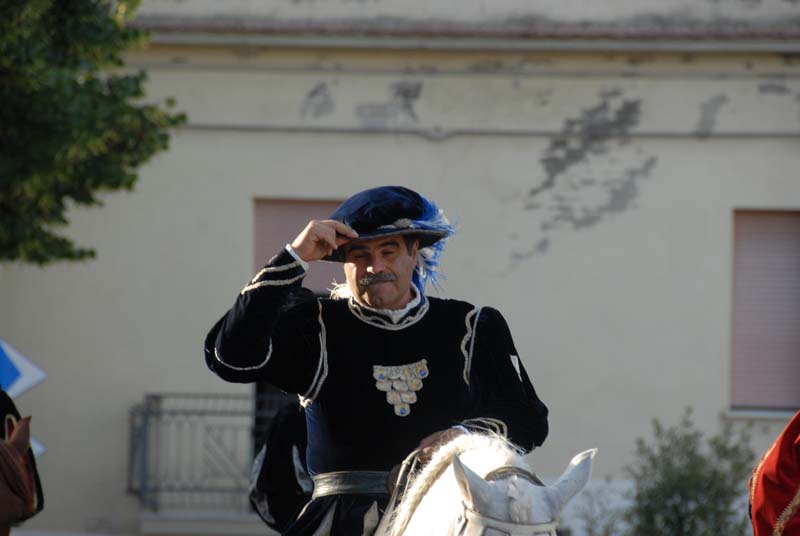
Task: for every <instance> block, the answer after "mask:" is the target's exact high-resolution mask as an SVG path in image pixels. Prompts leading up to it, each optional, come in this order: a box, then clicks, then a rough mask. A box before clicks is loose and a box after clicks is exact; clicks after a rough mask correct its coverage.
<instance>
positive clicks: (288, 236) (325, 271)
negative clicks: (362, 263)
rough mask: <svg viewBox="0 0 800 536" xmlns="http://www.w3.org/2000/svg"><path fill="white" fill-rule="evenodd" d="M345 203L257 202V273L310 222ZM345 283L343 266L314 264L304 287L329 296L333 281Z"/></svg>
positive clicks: (331, 263) (273, 200)
mask: <svg viewBox="0 0 800 536" xmlns="http://www.w3.org/2000/svg"><path fill="white" fill-rule="evenodd" d="M340 203H341V201H305V200H295V199H256V202H255V232H254V236H255V245H254V248H253V250H254V251H255V257H254V259H253V262H254V266H253V273H256V272H258V270H260V269H261V268H262V267H263V266H264V265H265V264H266V263H267V261H268V260H269V259H270V258H272V256H273V255H275V254H276V253H278V252H279V251H280V250H281V249H283V248H284V247H285V246H286V244H288V243H291V242H292V240H294V238H295V237H296V236H297V235H298V234H299V233H300V231H302V230H303V229H304V228H305V226H306V225H307V224H308V222H309V221H310V220H320V219H325V218H327V217H328V215H329V214H330V213H331V212H333V211H334V209H336V207H338V206H339V204H340ZM334 279H335V280H336V281H337V282H338V283H343V282H344V272H343V271H342V264H341V263H338V262H312V263H311V265H310V266H309V269H308V275H306V278H305V279H304V280H303V286H305V287H306V288H308V289H311V290H313V291H314V292H316V293H318V294H324V295H327V294H328V289H329V288H331V286H332V281H333V280H334Z"/></svg>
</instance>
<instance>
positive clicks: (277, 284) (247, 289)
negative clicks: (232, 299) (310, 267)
mask: <svg viewBox="0 0 800 536" xmlns="http://www.w3.org/2000/svg"><path fill="white" fill-rule="evenodd" d="M305 276H306V273H305V272H303V273H302V274H300V275H298V276H297V277H292V278H291V279H280V280H273V279H267V280H266V281H259V282H258V283H253V284H252V285H247V286H246V287H244V288H243V289H242V291H241V292H240V293H239V294H245V293H246V292H250V291H251V290H255V289H257V288H261V287H282V286H286V285H291V284H292V283H294V282H295V281H298V280H300V279H302V278H304V277H305Z"/></svg>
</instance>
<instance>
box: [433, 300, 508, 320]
mask: <svg viewBox="0 0 800 536" xmlns="http://www.w3.org/2000/svg"><path fill="white" fill-rule="evenodd" d="M428 301H429V302H431V306H432V307H433V306H436V307H438V308H441V309H448V308H450V309H462V310H466V311H468V312H469V311H477V310H480V311H481V316H484V315H486V314H489V315H500V311H498V310H497V309H496V308H495V307H492V306H490V305H480V304H474V303H471V302H468V301H464V300H456V299H453V298H434V297H429V298H428Z"/></svg>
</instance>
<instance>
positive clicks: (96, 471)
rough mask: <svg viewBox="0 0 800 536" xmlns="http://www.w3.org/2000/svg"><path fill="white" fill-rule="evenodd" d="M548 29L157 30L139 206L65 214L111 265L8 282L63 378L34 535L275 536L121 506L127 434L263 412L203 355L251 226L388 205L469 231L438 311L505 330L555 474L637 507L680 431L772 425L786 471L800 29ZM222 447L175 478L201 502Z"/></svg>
mask: <svg viewBox="0 0 800 536" xmlns="http://www.w3.org/2000/svg"><path fill="white" fill-rule="evenodd" d="M538 4H539V3H537V6H536V7H535V8H534V7H532V6H531V3H530V2H522V1H519V0H516V1H514V0H508V1H502V2H498V1H493V2H487V1H474V2H464V3H459V4H458V6H454V4H453V3H452V2H435V3H430V2H417V1H410V2H409V1H406V2H392V1H385V0H372V1H356V0H351V1H348V0H341V1H338V2H334V1H323V0H295V1H292V2H285V1H284V2H279V1H274V2H272V1H270V2H245V1H239V0H236V1H233V0H228V1H224V2H223V1H217V2H209V1H204V2H200V1H183V2H177V1H175V2H171V1H166V0H164V1H156V0H153V1H149V2H148V1H144V2H143V3H142V7H141V9H140V14H141V15H140V17H139V19H138V24H140V25H142V26H144V27H147V28H150V29H152V31H153V40H152V41H153V42H152V44H151V45H150V46H149V47H148V48H147V49H146V50H142V51H137V52H133V53H131V54H130V56H129V65H130V66H132V67H136V68H145V69H147V70H148V72H149V75H150V85H149V93H148V98H152V99H162V98H165V97H168V96H173V97H175V98H176V99H177V101H178V106H179V108H180V109H181V110H184V111H186V112H187V114H188V116H189V122H188V124H187V125H186V127H184V128H183V129H181V130H180V131H179V132H177V133H175V135H174V137H173V140H172V144H171V148H170V150H169V151H168V152H166V153H164V154H161V155H159V156H157V157H156V158H155V159H154V160H153V161H152V162H151V163H149V164H148V165H147V166H146V167H145V168H143V169H142V171H141V175H140V180H139V182H138V184H137V187H136V190H135V192H134V193H132V194H123V193H116V194H112V195H108V196H106V197H105V198H104V202H105V206H104V207H102V208H100V209H92V210H83V209H80V210H74V211H72V212H71V214H70V217H71V224H70V227H69V230H68V232H69V234H70V236H73V237H74V238H75V239H76V240H78V241H79V242H80V243H84V244H87V245H91V246H94V247H96V248H97V250H98V257H97V259H96V260H94V261H91V262H88V263H82V264H58V265H54V266H50V267H47V268H44V269H40V268H36V267H30V266H20V265H6V266H2V267H0V302H1V303H2V304H3V305H4V307H2V308H0V328H2V333H0V338H2V339H3V340H5V341H6V342H8V343H9V344H11V345H13V347H14V348H16V349H17V350H18V351H19V352H21V353H22V354H24V355H25V356H27V357H28V358H30V359H31V360H32V361H34V362H35V363H36V364H37V365H38V366H40V367H41V368H42V369H44V370H45V372H46V373H47V375H48V376H47V379H46V380H45V381H44V382H43V383H41V384H39V385H38V386H36V387H35V388H33V389H31V390H30V391H28V392H26V393H25V394H23V395H22V396H20V397H19V398H18V399H17V402H18V405H19V406H20V408H21V410H22V411H23V412H25V413H32V414H33V416H34V419H33V432H34V436H35V437H36V438H37V439H38V440H39V441H41V442H42V443H43V444H44V446H45V447H46V448H47V451H46V452H45V453H44V454H43V455H42V456H41V458H40V472H41V473H42V479H43V482H44V486H45V494H46V509H45V511H44V512H43V513H42V514H41V515H40V516H39V517H37V518H36V519H34V520H32V521H31V522H30V523H28V524H26V525H25V527H24V528H20V529H18V530H16V533H18V534H20V535H22V534H31V535H32V534H43V533H47V534H67V533H79V534H85V533H102V534H125V535H134V534H226V535H233V534H263V533H264V530H265V528H264V525H263V524H261V522H260V521H258V520H257V519H255V518H254V516H253V515H252V514H249V513H247V512H245V511H244V510H243V509H242V508H240V507H225V506H220V505H219V504H215V505H214V506H213V507H208V508H202V507H197V506H196V505H195V506H192V507H188V508H181V507H180V506H179V505H178V506H174V505H173V506H170V507H168V508H167V507H162V508H159V509H158V510H157V511H153V509H152V508H150V505H148V504H146V503H143V502H141V501H140V498H139V495H137V494H136V493H131V491H137V492H139V493H140V492H141V489H137V486H138V485H140V484H141V482H140V481H138V480H137V478H138V477H137V474H138V473H136V472H137V471H139V469H140V467H141V463H142V460H141V459H139V458H135V456H133V455H131V453H132V452H135V451H136V449H135V445H134V443H135V437H134V436H133V434H132V430H134V429H137V428H136V427H135V426H134V425H133V424H132V423H133V421H134V420H135V417H136V416H135V415H134V416H133V417H132V414H131V408H132V407H134V406H135V405H137V404H141V403H142V400H143V398H144V396H145V394H148V393H149V394H171V393H177V394H185V393H202V394H205V393H208V394H217V395H226V396H227V395H229V394H242V395H250V394H252V393H253V388H252V387H251V386H237V385H229V384H225V383H223V382H222V381H221V380H219V379H218V378H216V377H215V376H213V375H212V374H211V373H209V372H208V370H207V369H206V367H205V364H204V363H203V361H202V355H201V354H202V351H201V345H202V341H203V337H204V336H205V333H206V331H207V330H208V328H209V327H210V326H211V325H212V324H213V322H214V321H215V320H216V319H217V318H218V317H219V316H220V315H221V314H222V313H223V312H224V311H225V310H226V309H227V308H228V307H229V306H230V305H231V304H232V303H233V300H234V299H235V297H236V294H237V292H238V291H239V290H240V289H241V288H242V286H243V285H244V283H245V282H246V281H247V280H249V279H250V277H252V273H253V268H254V266H257V265H259V264H260V263H263V262H265V261H266V260H267V259H266V256H264V254H263V253H261V252H262V251H263V247H261V246H259V244H263V243H264V241H269V243H270V244H272V243H275V242H274V241H275V240H276V237H275V236H274V235H273V234H271V233H270V232H269V230H268V229H269V227H268V226H266V227H265V226H264V225H257V220H258V214H259V213H258V210H257V209H258V207H269V206H274V205H275V204H277V205H281V204H291V203H299V204H300V205H303V206H306V205H304V204H305V203H308V202H314V203H317V204H318V206H320V207H326V206H328V205H327V204H326V203H335V202H337V201H338V200H341V199H343V198H344V197H346V196H348V195H349V194H351V193H353V192H355V191H358V190H361V189H364V188H368V187H372V186H375V185H382V184H402V185H405V186H408V187H410V188H413V189H416V190H418V191H420V192H422V193H424V194H425V195H427V196H429V197H431V198H432V199H434V200H436V201H437V202H438V203H439V204H440V206H441V207H442V208H443V209H444V210H445V212H446V213H447V214H448V216H449V217H450V219H451V220H453V221H454V222H455V223H456V224H457V227H458V233H457V235H456V236H455V237H454V238H453V239H452V240H451V242H450V243H449V244H448V246H447V250H446V253H445V255H444V265H443V272H444V273H445V275H446V279H445V281H444V286H443V291H442V293H441V294H442V295H445V296H452V297H457V298H462V299H466V300H469V301H472V302H475V303H479V304H484V305H491V306H494V307H497V308H498V309H500V310H501V311H502V312H503V314H504V315H505V317H506V319H507V320H508V322H509V325H510V327H511V330H512V333H513V335H514V337H515V342H516V346H517V348H518V350H519V351H520V354H521V358H522V359H523V362H524V364H525V367H526V368H527V370H528V372H529V374H530V376H531V378H532V380H533V383H534V385H535V386H536V388H537V391H538V392H539V395H540V396H541V397H542V399H543V400H544V401H545V402H546V403H547V404H548V405H549V407H550V409H551V432H550V436H549V438H548V440H547V441H546V443H545V444H544V446H543V447H541V448H540V449H537V450H536V451H535V452H534V453H532V454H531V460H532V462H533V464H534V465H535V467H536V470H537V473H539V474H541V475H543V476H545V477H554V476H557V474H558V472H560V470H561V469H562V468H563V466H564V465H565V464H566V462H567V461H568V460H569V459H570V458H571V457H572V456H573V455H574V454H575V453H577V452H579V451H581V450H584V449H586V448H590V447H598V448H599V454H598V457H597V459H596V465H595V473H594V477H595V479H596V480H597V481H601V480H602V479H604V478H605V477H608V478H610V479H612V480H614V481H619V482H621V481H623V480H624V478H625V475H624V470H623V469H624V467H625V465H626V464H628V463H630V462H631V461H632V456H633V450H634V441H635V439H636V438H637V437H649V436H650V430H651V428H650V421H651V419H652V418H654V417H657V418H659V419H661V420H662V421H664V422H666V423H674V422H676V421H677V420H678V418H679V416H680V415H681V414H682V412H683V410H684V408H686V407H687V406H691V407H692V408H694V416H695V420H696V422H697V424H698V425H699V427H700V428H701V429H703V430H707V431H709V432H713V431H716V430H718V429H719V427H720V425H721V424H722V423H723V422H724V421H726V420H731V419H733V420H735V421H737V422H738V421H741V420H744V419H753V420H754V422H755V423H756V426H755V428H754V429H753V430H754V441H753V446H754V448H755V449H756V450H757V451H762V450H763V449H765V448H766V446H767V445H768V444H769V442H770V441H771V438H773V437H774V436H775V435H776V434H777V433H778V432H779V430H780V429H781V428H782V425H783V424H784V423H785V422H786V421H788V419H789V417H790V415H791V413H792V412H793V410H796V409H797V408H798V407H800V395H798V393H800V389H797V388H796V387H797V385H798V379H799V378H800V338H799V337H798V333H800V324H797V322H799V321H800V311H798V310H797V309H792V307H793V305H792V302H795V301H794V300H793V299H792V297H793V296H795V295H796V294H792V292H795V293H797V292H798V291H797V287H798V285H797V279H796V277H797V275H796V274H797V273H800V271H798V272H795V273H794V274H793V273H792V269H793V268H792V267H794V266H798V267H800V246H798V244H800V224H798V222H799V221H800V174H798V169H800V30H798V28H800V25H799V24H798V21H800V4H797V3H794V2H786V1H778V0H773V1H766V0H765V1H763V2H745V1H741V2H727V3H720V2H711V1H709V2H689V1H685V2H670V3H668V4H669V6H670V7H669V8H667V7H664V5H665V4H667V3H663V2H650V1H644V0H641V1H635V0H627V1H623V2H600V3H598V2H565V1H563V0H562V1H559V2H555V1H552V2H542V3H540V5H538ZM587 21H590V22H587ZM265 210H267V212H266V214H267V217H268V215H269V209H268V208H267V209H265ZM320 210H322V209H320ZM326 215H327V213H321V214H319V216H320V217H324V216H326ZM299 231H300V227H299V226H298V227H297V228H296V229H295V230H294V231H292V232H289V231H286V230H282V231H281V233H283V234H285V236H280V237H279V238H278V241H277V243H278V244H280V243H284V242H289V241H291V240H292V238H294V234H296V232H299ZM256 251H258V252H259V255H258V257H259V258H256ZM262 257H263V258H262ZM340 280H341V279H340ZM773 283H774V284H773ZM770 285H772V286H770ZM776 285H777V286H776ZM792 285H794V286H792ZM796 303H800V299H798V300H796V302H795V304H796ZM793 315H794V316H793ZM765 318H768V319H769V322H766V321H765V320H764V319H765ZM793 326H794V329H793ZM765 370H766V371H768V372H770V373H768V374H762V373H763V371H765ZM793 387H794V388H793ZM248 418H249V417H248ZM248 418H245V421H247V419H248ZM248 422H249V421H248ZM159 426H166V425H164V424H163V423H162V424H161V425H159ZM176 426H178V425H176ZM159 430H160V432H159V433H161V434H162V438H163V437H167V436H168V435H169V433H173V432H169V431H168V430H167V429H166V428H160V429H159ZM175 433H177V432H175ZM204 440H205V439H204V437H202V434H199V435H198V436H197V437H196V441H197V444H200V443H202V442H203V441H204ZM149 441H154V439H152V438H151V439H149ZM229 441H232V440H229V439H228V438H227V436H226V437H221V438H220V442H219V444H220V445H228V446H230V444H231V443H230V442H229ZM237 445H238V446H237V447H236V449H237V452H238V454H237V456H240V458H241V459H240V460H238V461H237V463H245V464H246V462H247V461H248V459H249V456H250V455H251V451H250V444H249V443H248V442H247V440H243V441H241V442H239V443H237ZM170 448H172V447H170V446H164V445H163V444H162V445H161V446H157V447H156V449H157V450H158V449H162V450H164V449H166V450H168V449H170ZM211 448H212V447H209V446H205V447H204V449H205V450H202V451H201V452H202V453H201V454H200V455H199V457H198V458H197V459H196V460H195V461H194V462H192V463H190V464H188V465H185V466H181V467H183V469H180V471H183V470H185V471H187V472H192V471H195V473H194V476H193V477H192V478H194V479H195V480H196V482H195V483H197V484H198V485H200V484H202V480H203V478H204V476H203V475H206V476H207V477H208V478H212V477H214V475H215V474H216V473H215V472H214V470H213V468H212V467H211V466H212V465H213V464H212V463H211V462H210V461H209V460H215V459H218V457H217V456H216V455H212V454H213V453H212V454H209V453H210V452H212V451H211V450H209V449H211ZM166 450H165V451H164V452H162V454H164V456H165V457H164V458H162V460H171V462H170V463H174V464H176V467H177V466H178V465H179V464H180V463H182V462H180V460H181V459H182V458H183V457H185V456H183V454H185V452H184V451H181V450H180V449H178V450H176V451H175V452H166ZM198 468H200V469H198ZM159 470H160V471H162V472H163V471H167V473H166V474H169V473H168V471H169V469H168V468H164V467H161V468H160V469H159ZM204 470H205V471H207V473H204V472H203V471H204ZM198 471H199V472H198ZM177 478H181V479H184V480H186V479H187V478H188V477H187V475H186V474H183V473H181V474H177V473H176V479H177ZM242 479H244V480H246V475H244V474H243V475H242ZM190 480H191V479H190ZM76 483H79V484H78V486H77V489H78V490H79V491H76ZM570 526H571V527H573V528H575V529H579V526H578V524H577V522H575V521H572V522H570ZM576 532H577V533H580V532H579V531H578V530H576Z"/></svg>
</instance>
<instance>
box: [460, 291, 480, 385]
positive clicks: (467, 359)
mask: <svg viewBox="0 0 800 536" xmlns="http://www.w3.org/2000/svg"><path fill="white" fill-rule="evenodd" d="M481 309H483V308H482V307H475V308H473V309H472V310H471V311H470V312H468V313H467V316H465V317H464V323H465V324H466V326H467V333H466V334H465V335H464V339H463V340H462V341H461V353H462V354H464V374H463V376H464V383H465V384H467V387H469V372H470V369H471V368H472V352H473V349H474V347H475V335H476V333H475V331H476V330H477V328H478V317H480V316H481ZM467 342H469V350H467Z"/></svg>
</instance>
